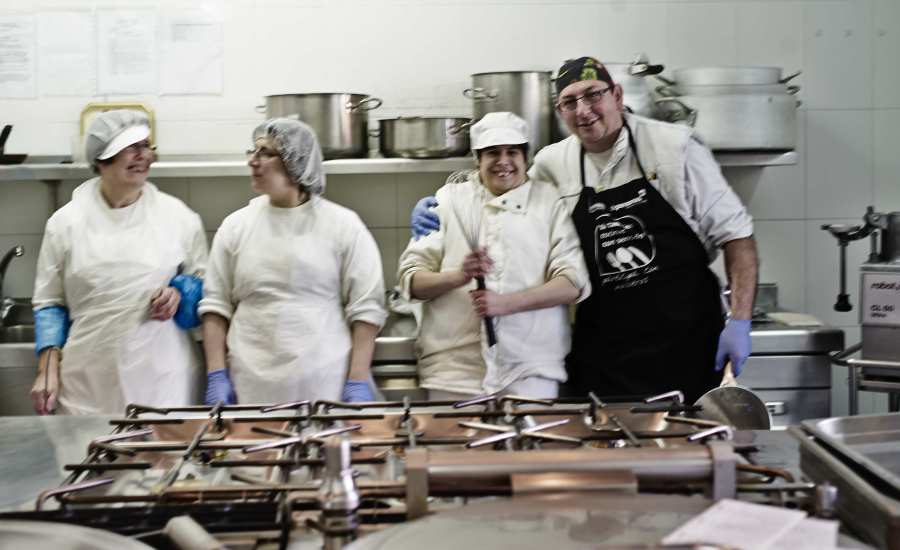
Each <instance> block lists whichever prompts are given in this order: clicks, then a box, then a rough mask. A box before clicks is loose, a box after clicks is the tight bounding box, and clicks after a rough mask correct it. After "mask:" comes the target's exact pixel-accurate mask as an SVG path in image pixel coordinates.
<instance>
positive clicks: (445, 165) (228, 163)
mask: <svg viewBox="0 0 900 550" xmlns="http://www.w3.org/2000/svg"><path fill="white" fill-rule="evenodd" d="M715 156H716V160H718V161H719V164H720V165H721V166H725V167H728V166H760V167H761V166H781V165H788V164H796V163H797V153H795V152H794V151H789V152H785V153H715ZM166 159H168V160H166ZM63 160H64V159H63V157H44V158H41V157H37V158H34V159H30V162H28V163H25V164H16V165H11V166H0V182H2V181H55V180H84V179H87V178H89V177H91V176H93V173H92V172H91V171H90V169H89V168H88V166H87V164H85V163H83V162H82V163H68V164H63V162H62V161H63ZM473 166H474V163H473V161H472V157H469V156H466V157H454V158H444V159H422V160H414V159H401V158H396V159H394V158H390V159H386V158H364V159H341V160H328V161H325V173H326V174H401V173H426V172H447V173H449V172H455V171H457V170H465V169H467V168H472V167H473ZM249 175H250V169H249V167H248V166H247V161H246V160H245V159H244V158H243V157H223V156H218V157H210V156H206V157H203V156H166V157H164V159H163V160H160V161H158V162H156V163H154V164H153V166H152V167H151V168H150V179H151V180H152V179H163V178H206V177H248V176H249Z"/></svg>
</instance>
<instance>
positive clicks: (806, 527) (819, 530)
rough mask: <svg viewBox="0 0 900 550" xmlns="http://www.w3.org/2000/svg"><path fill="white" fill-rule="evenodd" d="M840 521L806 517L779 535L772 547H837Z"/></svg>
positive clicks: (800, 549)
mask: <svg viewBox="0 0 900 550" xmlns="http://www.w3.org/2000/svg"><path fill="white" fill-rule="evenodd" d="M837 538H838V522H836V521H828V520H823V519H815V518H806V519H804V520H803V521H801V522H800V523H798V524H797V525H795V526H793V527H792V528H791V530H790V531H788V532H787V533H785V534H783V535H781V536H780V537H778V540H776V541H775V542H774V543H773V546H772V548H790V550H830V549H832V548H837Z"/></svg>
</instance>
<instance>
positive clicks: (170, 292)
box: [150, 286, 181, 321]
mask: <svg viewBox="0 0 900 550" xmlns="http://www.w3.org/2000/svg"><path fill="white" fill-rule="evenodd" d="M180 302H181V293H180V292H178V289H176V288H173V287H170V286H164V287H162V288H158V289H156V291H155V292H154V293H153V296H151V297H150V318H151V319H154V320H156V321H168V320H169V319H171V318H172V316H173V315H175V312H176V311H178V304H179V303H180Z"/></svg>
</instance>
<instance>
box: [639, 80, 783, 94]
mask: <svg viewBox="0 0 900 550" xmlns="http://www.w3.org/2000/svg"><path fill="white" fill-rule="evenodd" d="M655 91H656V93H657V94H659V95H660V96H662V97H678V96H682V95H729V94H790V95H795V94H796V93H797V92H799V91H800V86H794V85H787V84H728V85H725V84H722V85H709V86H690V85H685V84H679V83H672V84H666V85H664V86H657V87H656V90H655Z"/></svg>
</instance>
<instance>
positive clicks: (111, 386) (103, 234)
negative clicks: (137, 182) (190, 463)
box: [33, 178, 207, 414]
mask: <svg viewBox="0 0 900 550" xmlns="http://www.w3.org/2000/svg"><path fill="white" fill-rule="evenodd" d="M206 261H207V249H206V234H205V233H204V232H203V225H202V223H201V221H200V217H199V216H198V215H197V214H196V213H194V212H193V211H192V210H191V209H190V208H188V207H187V206H186V205H185V204H184V203H183V202H181V201H180V200H178V199H177V198H175V197H172V196H170V195H167V194H165V193H163V192H161V191H159V190H158V189H157V188H156V186H155V185H153V184H152V183H149V182H147V183H145V184H144V187H143V189H142V192H141V195H140V197H139V198H138V200H137V201H135V202H134V203H132V204H130V205H128V206H126V207H124V208H110V207H109V205H108V204H107V203H106V201H105V199H104V198H103V196H102V195H101V193H100V178H93V179H91V180H88V181H86V182H84V183H82V184H81V185H79V186H78V187H77V188H76V189H75V190H74V191H73V193H72V200H71V202H69V203H68V204H66V205H65V206H63V207H62V208H60V209H59V210H58V211H57V212H56V213H54V214H53V216H51V217H50V219H49V220H48V221H47V226H46V229H45V232H44V240H43V242H42V243H41V251H40V255H39V256H38V264H37V276H36V278H35V282H34V298H33V305H34V307H35V309H41V308H44V307H48V306H53V305H60V306H64V307H66V308H68V310H69V317H70V319H71V322H72V326H71V328H70V329H69V336H68V340H67V341H66V343H65V346H64V347H63V350H62V361H61V363H60V393H59V406H60V412H62V413H70V414H122V413H123V412H124V410H125V405H127V404H128V403H139V404H142V405H151V406H157V407H168V406H184V405H192V404H194V403H196V401H197V398H198V397H199V393H198V387H199V381H200V379H201V377H202V368H201V366H200V361H199V358H198V356H197V353H196V350H195V349H194V343H193V342H192V340H191V338H190V334H189V333H188V332H186V331H184V330H181V329H179V328H178V326H177V325H176V324H175V322H174V321H173V320H172V319H169V320H168V321H154V320H151V319H150V318H149V312H150V297H151V295H152V294H153V292H154V291H156V290H157V289H159V288H160V287H165V286H167V285H168V284H169V281H170V280H171V279H172V277H174V276H175V275H176V273H177V270H178V267H179V265H180V266H181V267H182V269H183V272H184V273H186V274H188V275H194V276H198V277H202V276H203V275H204V272H205V270H206Z"/></svg>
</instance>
